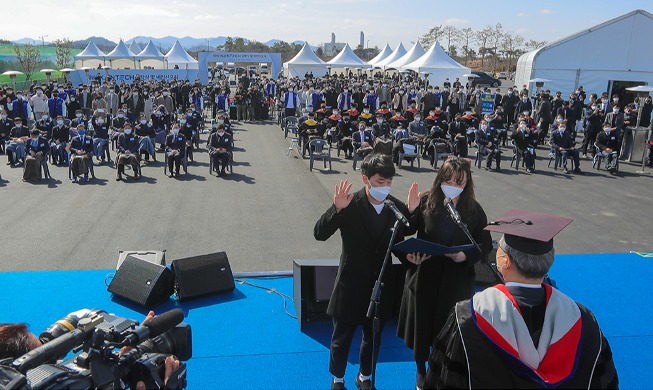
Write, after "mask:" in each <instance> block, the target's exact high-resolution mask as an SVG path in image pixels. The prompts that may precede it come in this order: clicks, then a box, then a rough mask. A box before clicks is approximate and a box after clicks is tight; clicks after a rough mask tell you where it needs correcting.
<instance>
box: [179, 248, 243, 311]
mask: <svg viewBox="0 0 653 390" xmlns="http://www.w3.org/2000/svg"><path fill="white" fill-rule="evenodd" d="M171 269H172V272H173V273H174V275H175V295H176V297H177V299H179V300H180V301H185V300H188V299H191V298H197V297H201V296H204V295H208V294H219V293H227V292H231V291H233V290H234V289H235V288H236V285H235V284H234V276H233V274H232V273H231V266H230V265H229V259H227V254H226V253H225V252H218V253H212V254H209V255H202V256H194V257H188V258H185V259H177V260H173V261H172V266H171Z"/></svg>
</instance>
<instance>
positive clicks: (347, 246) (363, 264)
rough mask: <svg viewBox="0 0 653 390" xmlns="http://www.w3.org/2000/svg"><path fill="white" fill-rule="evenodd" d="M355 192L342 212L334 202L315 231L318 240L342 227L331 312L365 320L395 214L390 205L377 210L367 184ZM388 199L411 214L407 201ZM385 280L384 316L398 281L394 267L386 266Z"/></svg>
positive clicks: (400, 234)
mask: <svg viewBox="0 0 653 390" xmlns="http://www.w3.org/2000/svg"><path fill="white" fill-rule="evenodd" d="M353 195H354V196H353V199H352V200H351V203H350V204H349V206H347V207H346V208H345V209H343V210H341V211H340V213H336V209H335V206H334V205H331V207H329V209H328V210H327V211H326V212H325V213H324V214H323V215H322V217H320V219H319V220H318V221H317V223H316V224H315V228H314V231H313V234H314V236H315V238H316V239H317V240H319V241H326V240H327V239H328V238H329V237H331V236H332V235H333V234H334V233H335V232H336V230H338V229H340V236H341V238H342V254H341V255H340V264H339V266H338V274H337V276H336V281H335V284H334V287H333V293H332V294H331V300H330V301H329V306H328V308H327V314H328V315H329V316H331V317H333V318H336V319H337V320H339V321H346V322H349V323H361V322H362V321H363V320H364V319H365V316H366V315H367V308H368V306H369V303H370V295H371V293H372V289H373V287H374V282H375V281H376V279H377V277H378V275H379V271H380V270H381V266H382V265H383V259H384V257H385V252H386V250H387V247H388V243H389V242H390V238H391V235H392V232H391V231H390V228H391V227H392V226H393V225H394V223H395V217H394V215H393V214H392V213H391V212H390V210H389V209H388V208H387V207H386V208H384V209H383V211H382V212H381V214H377V213H376V210H374V208H373V207H372V205H371V204H370V202H369V200H368V199H367V195H366V193H365V188H363V189H361V190H359V191H358V192H356V193H354V194H353ZM388 199H390V200H392V201H393V202H394V203H395V205H396V206H397V208H398V209H399V210H400V211H401V212H402V213H403V214H404V215H408V214H407V208H406V206H405V205H404V203H403V202H401V201H399V200H397V199H396V198H394V197H392V196H388ZM403 237H404V228H403V225H401V224H399V229H398V231H397V237H396V242H399V241H401V240H403ZM383 281H384V287H383V291H382V296H381V317H382V318H389V316H390V314H391V311H392V306H393V296H394V294H393V291H394V284H395V283H394V277H393V267H388V268H387V269H386V272H385V275H384V279H383Z"/></svg>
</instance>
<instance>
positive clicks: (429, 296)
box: [397, 158, 492, 388]
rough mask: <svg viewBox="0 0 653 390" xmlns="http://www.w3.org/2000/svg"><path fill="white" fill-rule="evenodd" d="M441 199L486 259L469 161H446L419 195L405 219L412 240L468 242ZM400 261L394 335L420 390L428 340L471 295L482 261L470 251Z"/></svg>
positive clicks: (486, 238) (482, 218) (486, 239)
mask: <svg viewBox="0 0 653 390" xmlns="http://www.w3.org/2000/svg"><path fill="white" fill-rule="evenodd" d="M445 197H447V198H449V199H451V200H452V202H453V205H454V207H455V208H456V209H457V210H458V211H459V213H460V216H461V218H462V221H463V223H465V224H466V225H467V227H468V229H469V231H470V233H471V234H472V236H473V237H474V239H475V240H476V241H477V242H478V244H479V245H480V247H481V250H482V251H483V253H484V254H485V255H487V253H489V252H490V250H491V249H492V239H491V237H490V233H489V232H487V231H484V230H483V229H484V228H485V226H486V225H487V217H486V215H485V211H483V208H482V207H481V205H480V204H479V203H478V202H477V201H476V198H475V196H474V182H473V180H472V174H471V167H470V164H469V161H468V160H466V159H463V158H452V159H450V160H447V161H445V162H444V164H442V167H441V168H440V170H439V171H438V174H437V175H436V177H435V180H434V181H433V185H432V186H431V188H430V189H429V190H428V191H426V192H425V193H423V194H420V196H419V209H418V210H417V212H415V213H414V214H412V215H411V217H410V224H411V226H414V228H415V229H416V230H417V238H419V239H423V240H426V241H430V242H434V243H437V244H440V245H444V246H448V247H451V246H457V245H463V244H466V243H468V242H469V239H468V238H467V235H466V234H465V232H464V231H463V230H462V229H461V228H460V227H459V226H458V225H456V223H455V222H454V220H453V219H452V218H451V216H450V215H449V214H448V212H447V210H446V209H445V206H444V199H445ZM399 258H400V260H401V261H402V263H403V264H404V265H405V266H406V279H405V284H404V293H403V296H402V300H401V309H400V312H399V322H398V325H397V334H398V335H399V337H401V338H402V339H403V340H404V343H405V344H406V346H407V347H408V348H410V349H412V350H413V357H414V359H415V363H416V365H417V387H418V388H423V386H424V378H425V376H426V361H427V360H428V357H429V354H430V349H431V345H432V344H433V339H434V338H435V337H436V336H437V335H438V333H439V332H440V329H441V328H442V326H443V325H444V324H445V321H446V319H447V315H448V314H449V311H450V310H451V308H452V307H453V306H454V305H455V304H456V302H458V301H461V300H463V299H469V298H471V297H472V295H473V294H474V279H475V274H474V264H475V263H476V262H478V261H480V260H481V259H482V258H483V256H482V255H481V254H480V253H479V252H478V251H477V249H476V248H472V249H469V250H466V251H461V252H455V253H449V254H445V255H441V256H437V257H433V258H431V257H430V256H428V255H425V254H422V253H409V254H405V255H404V256H400V257H399Z"/></svg>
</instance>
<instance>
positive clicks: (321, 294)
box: [293, 259, 405, 329]
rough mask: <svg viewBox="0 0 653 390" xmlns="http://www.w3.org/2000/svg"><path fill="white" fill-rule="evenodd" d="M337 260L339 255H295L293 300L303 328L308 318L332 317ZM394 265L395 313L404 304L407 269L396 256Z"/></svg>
mask: <svg viewBox="0 0 653 390" xmlns="http://www.w3.org/2000/svg"><path fill="white" fill-rule="evenodd" d="M338 264H339V260H338V259H296V260H295V261H294V262H293V300H294V302H295V312H296V313H297V320H298V321H299V326H300V329H301V328H302V327H303V326H304V324H305V323H306V322H311V321H324V320H328V319H329V316H328V315H327V314H326V310H327V307H328V306H329V300H330V299H331V293H332V292H333V286H334V284H335V281H336V275H337V274H338ZM392 268H393V271H394V276H395V278H396V279H395V295H394V297H393V299H394V301H393V302H394V304H395V306H394V309H393V315H394V316H396V315H397V314H398V313H399V305H400V304H401V294H402V292H403V286H404V279H405V272H404V268H403V265H402V264H401V263H400V262H399V260H397V259H393V262H392ZM371 294H372V291H371V290H370V295H371Z"/></svg>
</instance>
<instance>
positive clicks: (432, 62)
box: [401, 41, 471, 85]
mask: <svg viewBox="0 0 653 390" xmlns="http://www.w3.org/2000/svg"><path fill="white" fill-rule="evenodd" d="M401 70H412V71H415V72H417V73H419V74H427V73H428V74H429V78H428V80H429V82H430V83H431V84H432V85H442V84H443V83H444V81H445V80H446V79H449V80H451V81H453V80H455V79H456V78H460V82H461V83H462V84H463V85H465V83H467V77H465V76H463V75H465V74H469V73H471V70H470V69H469V68H468V67H466V66H462V65H460V64H459V63H457V62H456V61H455V60H454V59H453V58H451V57H449V55H448V54H447V53H445V51H444V49H442V46H440V42H438V41H435V43H434V44H433V46H431V48H430V49H429V50H428V51H427V52H426V53H424V55H423V56H421V57H420V58H419V59H418V60H417V61H414V62H411V63H410V64H407V65H404V66H402V67H401Z"/></svg>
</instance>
